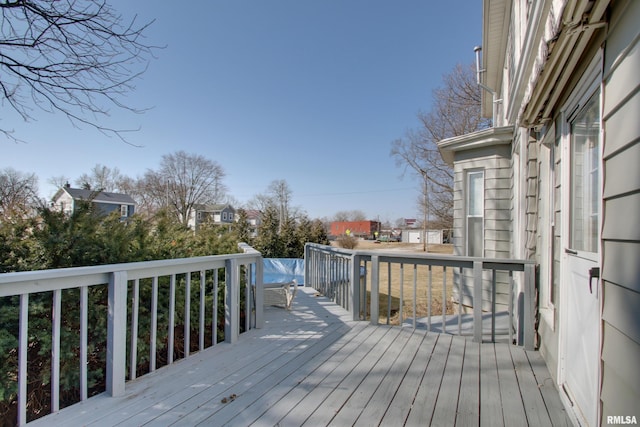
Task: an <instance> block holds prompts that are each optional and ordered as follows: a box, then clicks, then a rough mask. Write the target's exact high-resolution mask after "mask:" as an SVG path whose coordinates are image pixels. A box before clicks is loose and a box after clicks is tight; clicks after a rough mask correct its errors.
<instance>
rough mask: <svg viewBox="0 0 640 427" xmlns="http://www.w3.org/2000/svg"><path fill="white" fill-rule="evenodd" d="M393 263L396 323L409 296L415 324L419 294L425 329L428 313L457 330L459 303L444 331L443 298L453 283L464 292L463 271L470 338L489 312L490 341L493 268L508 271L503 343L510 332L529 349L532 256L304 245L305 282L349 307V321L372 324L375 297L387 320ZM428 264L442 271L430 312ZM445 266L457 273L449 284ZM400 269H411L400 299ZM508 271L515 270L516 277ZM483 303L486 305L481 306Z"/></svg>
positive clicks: (478, 335)
mask: <svg viewBox="0 0 640 427" xmlns="http://www.w3.org/2000/svg"><path fill="white" fill-rule="evenodd" d="M383 263H386V265H387V268H388V273H387V283H386V290H385V291H383V292H382V293H381V292H380V291H381V290H382V289H384V288H383V286H384V284H383V283H381V279H380V277H381V274H380V273H381V270H380V267H381V264H383ZM393 264H398V265H399V270H400V276H401V277H400V278H399V281H400V283H402V285H401V286H400V291H399V296H398V297H397V298H399V305H398V306H399V318H400V322H399V323H400V324H402V321H403V319H404V317H403V312H402V310H403V307H404V305H405V299H409V300H411V302H412V304H413V310H412V312H413V319H412V320H413V325H414V327H415V325H417V322H418V318H417V317H418V315H417V311H418V310H417V308H416V301H417V300H418V296H419V295H420V296H421V297H424V298H425V299H426V301H427V306H426V313H424V316H425V317H426V327H427V328H428V329H429V330H431V322H432V318H434V317H435V316H436V315H437V316H441V325H442V329H441V330H442V332H452V333H456V332H457V333H458V334H462V322H463V320H462V319H463V313H462V310H463V304H457V310H458V312H457V319H456V320H457V330H456V328H453V330H447V329H446V325H447V314H446V302H445V301H446V300H447V299H448V297H447V287H448V286H451V287H456V286H457V289H456V291H457V294H458V296H464V290H463V289H461V288H462V283H463V282H464V281H465V280H466V276H470V277H471V281H472V284H471V286H470V287H471V289H472V295H471V301H470V304H469V305H470V308H471V309H472V311H473V317H472V319H473V338H474V341H476V342H482V340H483V317H487V315H488V316H490V323H491V332H490V336H491V341H495V336H496V314H497V310H496V300H497V298H496V290H497V286H496V278H497V273H498V272H506V274H507V276H508V279H507V287H508V296H507V298H508V300H507V301H508V303H507V305H508V306H507V313H508V326H507V327H508V332H507V333H508V337H509V342H513V334H514V333H515V335H516V338H517V339H516V340H517V342H518V344H519V345H524V347H525V348H526V349H527V350H532V349H533V348H534V336H535V326H534V291H535V264H534V262H533V261H526V260H512V259H489V258H473V257H462V256H452V255H439V254H431V253H408V252H390V251H387V252H385V251H361V250H348V249H340V248H334V247H331V246H325V245H318V244H314V243H307V245H306V246H305V283H306V284H307V286H311V287H313V288H315V289H317V290H318V291H319V292H321V293H322V294H324V295H325V296H327V297H328V298H331V299H332V300H333V301H335V302H336V303H337V304H340V305H342V306H343V307H344V308H345V309H347V310H349V311H350V312H351V313H352V314H353V319H354V320H366V319H367V318H368V319H370V322H371V323H373V324H378V322H379V320H380V298H385V297H386V298H387V299H388V300H387V310H388V312H387V313H386V314H387V315H386V319H387V323H388V322H389V318H390V317H391V311H390V308H391V303H390V302H391V277H392V273H391V266H392V265H393ZM417 266H426V269H427V273H426V278H421V279H420V280H419V279H418V275H417V274H416V267H417ZM407 267H408V268H407ZM433 267H441V268H442V271H443V274H442V284H441V285H442V286H441V287H440V286H438V290H439V289H441V292H442V293H441V295H439V297H440V301H442V304H441V306H442V313H434V312H432V310H431V307H432V302H433V298H435V297H436V296H435V295H433V293H434V282H433V280H432V268H433ZM447 269H449V271H451V270H454V271H456V273H459V276H458V278H457V280H456V281H455V282H454V283H447V276H448V275H447ZM404 270H411V271H412V274H411V276H412V278H411V280H410V283H409V285H410V286H409V289H410V291H409V292H410V293H411V294H410V295H409V297H408V298H405V295H404V289H405V285H404V280H405V278H404V274H403V271H404ZM469 273H470V274H469ZM514 275H520V277H515V276H514ZM367 276H370V277H367ZM456 282H457V283H456ZM487 289H488V291H487ZM483 293H484V295H483ZM487 294H488V295H487ZM487 301H488V304H487ZM466 304H468V303H466ZM487 305H488V306H489V309H487Z"/></svg>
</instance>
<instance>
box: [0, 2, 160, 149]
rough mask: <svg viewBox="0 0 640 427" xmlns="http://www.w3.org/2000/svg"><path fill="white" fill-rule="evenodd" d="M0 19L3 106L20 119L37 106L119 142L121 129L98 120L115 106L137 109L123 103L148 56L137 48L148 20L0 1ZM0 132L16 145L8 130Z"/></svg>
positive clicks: (88, 8) (103, 8) (101, 8)
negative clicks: (111, 136)
mask: <svg viewBox="0 0 640 427" xmlns="http://www.w3.org/2000/svg"><path fill="white" fill-rule="evenodd" d="M0 13H1V14H2V16H1V17H0V19H1V22H2V25H1V26H0V95H1V96H2V98H1V99H2V101H3V104H4V105H7V106H8V107H10V108H11V109H13V110H14V111H16V112H17V113H18V114H19V115H20V116H21V117H22V118H23V119H24V120H25V121H31V120H33V119H34V118H35V117H34V108H33V107H34V106H35V107H38V108H39V109H41V110H44V111H47V112H52V113H54V112H59V113H62V114H64V115H66V116H67V117H68V118H69V119H70V120H71V122H72V123H73V124H74V125H75V126H79V125H82V124H84V125H89V126H91V127H94V128H95V129H97V130H99V131H101V132H103V133H105V134H112V135H116V136H118V137H120V138H121V139H123V136H122V133H123V132H125V131H126V130H118V129H115V128H114V127H110V126H106V125H103V124H100V122H99V120H98V117H107V116H108V115H109V108H110V107H113V106H116V107H119V108H124V109H127V110H131V111H141V110H137V109H135V108H133V107H131V106H127V105H126V104H125V103H123V100H122V99H123V98H124V96H125V95H126V94H127V93H129V92H130V91H131V90H133V89H134V87H133V81H134V80H135V79H136V78H137V77H139V76H140V75H141V74H142V73H143V72H144V71H145V69H146V67H147V63H148V58H149V57H150V56H152V55H153V50H154V47H153V46H149V45H147V44H145V43H144V42H143V32H144V31H145V30H146V29H147V28H148V26H149V25H150V24H151V22H149V23H146V24H138V23H137V22H136V19H137V17H134V18H133V19H132V20H130V21H125V20H124V19H123V18H122V16H121V15H119V14H117V13H116V12H115V11H114V10H113V9H112V8H111V6H109V5H108V4H107V3H106V1H105V0H66V1H37V0H0ZM0 133H4V134H5V136H7V137H8V138H10V139H13V140H15V141H18V138H16V137H15V136H13V131H11V130H9V129H3V128H0ZM123 140H124V139H123Z"/></svg>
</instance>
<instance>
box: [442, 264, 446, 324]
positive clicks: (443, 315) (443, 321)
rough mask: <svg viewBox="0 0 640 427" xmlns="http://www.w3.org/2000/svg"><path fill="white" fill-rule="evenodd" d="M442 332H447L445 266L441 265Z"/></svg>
mask: <svg viewBox="0 0 640 427" xmlns="http://www.w3.org/2000/svg"><path fill="white" fill-rule="evenodd" d="M442 333H443V334H446V333H447V266H446V265H444V266H442Z"/></svg>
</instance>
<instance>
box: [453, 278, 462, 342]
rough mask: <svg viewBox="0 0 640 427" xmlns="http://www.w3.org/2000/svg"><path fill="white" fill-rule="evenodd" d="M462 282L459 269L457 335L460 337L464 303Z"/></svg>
mask: <svg viewBox="0 0 640 427" xmlns="http://www.w3.org/2000/svg"><path fill="white" fill-rule="evenodd" d="M454 274H455V273H454ZM463 280H464V269H463V268H462V267H460V280H458V335H462V303H463V302H464V295H463V294H462V292H463V291H462V281H463ZM454 285H455V284H454Z"/></svg>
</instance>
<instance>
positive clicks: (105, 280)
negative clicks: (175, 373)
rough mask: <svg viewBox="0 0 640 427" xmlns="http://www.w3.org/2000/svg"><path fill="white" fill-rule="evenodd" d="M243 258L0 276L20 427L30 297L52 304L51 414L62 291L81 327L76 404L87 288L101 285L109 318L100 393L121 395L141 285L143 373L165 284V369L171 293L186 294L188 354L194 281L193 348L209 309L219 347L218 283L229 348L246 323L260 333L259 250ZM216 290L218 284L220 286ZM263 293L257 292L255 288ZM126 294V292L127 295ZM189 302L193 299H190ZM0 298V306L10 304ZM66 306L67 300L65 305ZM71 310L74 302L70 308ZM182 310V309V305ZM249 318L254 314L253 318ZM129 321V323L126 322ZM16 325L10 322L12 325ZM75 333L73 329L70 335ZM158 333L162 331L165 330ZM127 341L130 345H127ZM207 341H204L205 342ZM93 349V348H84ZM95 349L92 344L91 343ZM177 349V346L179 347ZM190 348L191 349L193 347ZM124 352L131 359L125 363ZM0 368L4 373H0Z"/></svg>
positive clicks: (132, 351)
mask: <svg viewBox="0 0 640 427" xmlns="http://www.w3.org/2000/svg"><path fill="white" fill-rule="evenodd" d="M243 248H244V249H245V253H243V254H231V255H217V256H205V257H198V258H186V259H172V260H164V261H149V262H137V263H127V264H114V265H103V266H96V267H78V268H64V269H56V270H42V271H31V272H19V273H6V274H0V298H4V297H14V298H15V299H18V298H19V310H17V312H18V313H19V314H18V316H19V319H17V320H18V322H19V323H18V324H19V331H18V335H19V336H18V343H19V344H18V351H17V353H18V363H17V365H18V366H17V381H18V393H17V404H18V417H17V418H18V419H17V421H18V425H24V424H26V422H27V404H28V402H27V383H28V381H29V379H28V378H27V372H28V369H27V367H28V360H27V352H28V346H29V345H30V340H29V335H28V327H29V299H30V296H32V295H34V294H38V293H42V292H50V293H51V294H52V300H51V306H52V309H51V380H50V383H51V406H50V408H51V412H56V411H58V410H59V408H60V391H61V390H60V384H61V381H63V380H64V379H61V378H60V364H61V357H62V356H61V353H60V351H61V350H60V349H61V318H62V316H63V310H64V308H63V304H62V295H63V290H67V289H78V290H79V305H80V309H79V313H80V319H74V322H76V321H77V323H78V324H79V325H80V326H79V327H80V331H79V337H80V342H78V343H77V344H74V345H77V349H78V351H79V361H80V363H79V365H78V371H79V378H80V381H79V382H80V400H85V399H87V389H88V380H87V364H88V363H87V355H88V350H87V348H88V347H87V346H88V343H87V336H88V331H89V330H90V329H91V328H94V327H96V326H95V325H90V324H88V317H89V316H88V313H89V310H91V308H90V307H88V305H89V304H88V295H89V292H90V289H91V288H93V287H97V286H103V287H104V286H107V289H108V291H107V292H108V303H107V305H108V316H107V319H106V322H107V339H106V352H107V353H106V373H105V382H106V391H107V392H108V393H109V394H111V395H112V396H119V395H122V394H123V393H124V390H125V381H126V379H127V372H126V371H127V362H128V363H129V372H128V379H133V378H135V377H136V370H137V366H138V362H137V358H138V351H137V345H138V343H139V338H138V327H139V320H140V319H139V308H140V307H141V304H142V302H141V299H140V294H139V289H140V282H141V280H143V281H145V283H149V282H151V301H145V302H144V304H146V305H148V306H150V310H149V311H150V316H151V319H150V325H151V326H150V342H149V343H147V344H148V345H149V348H150V355H149V364H148V365H149V372H151V371H154V370H155V369H156V352H157V342H156V339H157V336H158V328H157V324H158V303H159V301H158V297H159V292H158V287H159V286H168V287H169V289H168V292H167V290H166V289H163V291H164V292H163V294H168V295H169V297H168V298H169V301H164V302H163V304H166V305H168V307H169V310H168V325H169V327H168V331H167V342H168V345H167V356H166V361H167V364H170V363H173V359H174V347H175V346H176V344H177V343H174V334H175V331H174V330H175V321H176V312H177V309H176V288H177V287H178V286H183V287H184V288H183V289H180V292H181V294H182V293H184V300H183V301H184V313H188V314H189V315H184V316H183V322H184V343H183V345H184V349H183V355H184V357H188V356H189V352H190V348H191V343H190V336H191V331H192V326H191V325H190V319H191V314H190V313H191V312H192V307H191V300H192V298H191V288H192V286H191V284H192V281H193V283H194V287H195V286H197V282H199V293H200V296H199V307H198V308H197V309H196V308H195V307H194V311H197V312H198V321H199V325H198V330H199V333H198V335H199V343H198V350H199V351H200V350H203V349H204V348H205V329H206V327H205V317H206V316H205V312H207V311H208V310H211V311H209V317H211V318H212V324H211V331H212V337H211V339H210V340H208V341H210V342H211V343H212V345H214V344H216V342H217V330H218V327H217V325H218V315H217V313H218V307H219V301H218V286H219V277H224V282H225V283H224V295H225V297H224V302H223V304H224V313H225V315H224V317H225V319H224V325H225V326H224V339H225V341H226V342H229V343H233V342H235V341H236V340H237V339H238V337H239V335H240V329H241V325H240V322H241V321H242V322H244V330H248V329H250V328H252V327H261V325H262V323H263V320H262V304H259V305H257V306H256V305H254V304H255V301H256V300H258V301H261V300H262V296H261V295H260V292H256V295H255V296H252V289H251V288H250V285H249V284H250V280H248V279H249V277H250V275H251V274H252V269H255V270H253V271H254V273H253V274H255V273H258V274H257V275H256V276H257V280H258V281H259V282H261V280H262V275H261V274H260V269H261V268H262V256H261V255H260V253H259V252H256V251H250V250H249V251H248V253H247V248H246V246H245V247H243ZM206 283H208V285H207V287H208V288H209V289H210V291H209V292H211V293H210V294H208V296H207V294H206V292H205V284H206ZM220 286H222V284H220ZM257 289H258V290H260V289H261V287H260V286H258V287H257ZM128 290H129V292H130V293H129V294H128ZM241 293H244V295H245V298H244V305H243V306H241V298H240V294H241ZM194 296H195V295H194ZM207 298H209V299H211V300H212V303H211V304H212V305H211V306H209V307H207V306H206V304H205V302H206V300H207ZM9 300H10V298H5V299H4V300H3V301H9ZM66 303H67V302H65V304H66ZM76 304H77V303H76ZM181 308H182V307H181ZM241 310H244V314H245V315H244V319H241V315H240V313H241ZM252 314H253V315H252ZM128 318H129V320H128ZM14 320H15V319H14ZM76 332H77V331H76ZM163 333H164V331H163ZM127 337H129V339H128V340H127ZM207 338H208V337H207ZM90 344H91V343H90ZM93 344H94V345H95V343H93ZM181 344H182V343H181ZM194 346H195V343H194ZM127 354H129V360H128V361H127ZM2 369H10V368H9V367H2Z"/></svg>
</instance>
